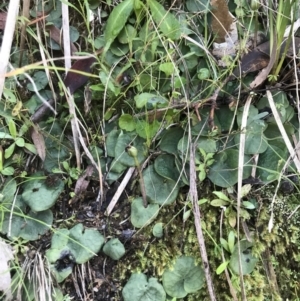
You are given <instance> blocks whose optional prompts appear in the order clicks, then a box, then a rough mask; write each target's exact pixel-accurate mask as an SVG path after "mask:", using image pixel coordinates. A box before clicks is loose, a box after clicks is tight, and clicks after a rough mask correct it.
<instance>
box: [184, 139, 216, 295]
mask: <svg viewBox="0 0 300 301" xmlns="http://www.w3.org/2000/svg"><path fill="white" fill-rule="evenodd" d="M190 135H191V134H190ZM190 141H191V137H190ZM195 166H196V165H195V145H194V144H193V143H191V147H190V192H189V195H190V198H191V200H192V204H193V213H194V218H195V227H196V233H197V238H198V243H199V248H200V254H201V258H202V265H203V269H204V273H205V278H206V283H207V289H208V293H209V296H210V300H211V301H216V300H217V298H216V295H215V290H214V285H213V282H212V277H211V273H210V268H209V264H208V258H207V252H206V247H205V241H204V236H203V232H202V228H201V214H200V209H199V205H198V192H197V183H196V177H197V176H196V170H195Z"/></svg>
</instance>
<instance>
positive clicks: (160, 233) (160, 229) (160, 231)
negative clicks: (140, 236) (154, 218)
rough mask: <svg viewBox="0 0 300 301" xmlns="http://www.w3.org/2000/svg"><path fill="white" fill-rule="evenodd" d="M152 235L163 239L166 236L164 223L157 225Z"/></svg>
mask: <svg viewBox="0 0 300 301" xmlns="http://www.w3.org/2000/svg"><path fill="white" fill-rule="evenodd" d="M152 233H153V235H154V236H155V237H157V238H161V237H163V235H164V230H163V223H156V224H155V225H154V227H153V230H152Z"/></svg>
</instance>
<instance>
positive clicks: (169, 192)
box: [143, 165, 179, 205]
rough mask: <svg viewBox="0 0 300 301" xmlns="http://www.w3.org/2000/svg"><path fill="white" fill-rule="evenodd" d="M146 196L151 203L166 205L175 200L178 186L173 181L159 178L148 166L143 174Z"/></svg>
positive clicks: (152, 168) (151, 167)
mask: <svg viewBox="0 0 300 301" xmlns="http://www.w3.org/2000/svg"><path fill="white" fill-rule="evenodd" d="M143 178H144V183H145V188H146V195H147V197H148V198H149V199H150V200H151V202H152V203H157V204H160V205H168V204H171V203H173V202H174V201H175V200H176V197H177V195H178V191H179V185H178V184H176V182H175V181H173V180H170V179H165V178H163V177H161V176H160V175H159V174H158V173H157V172H156V171H155V170H154V167H153V165H150V166H149V167H148V168H146V169H145V170H144V172H143Z"/></svg>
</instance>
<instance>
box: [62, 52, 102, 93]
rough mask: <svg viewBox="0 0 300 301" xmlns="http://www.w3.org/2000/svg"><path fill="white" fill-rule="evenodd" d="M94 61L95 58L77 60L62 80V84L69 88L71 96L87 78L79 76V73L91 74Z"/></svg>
mask: <svg viewBox="0 0 300 301" xmlns="http://www.w3.org/2000/svg"><path fill="white" fill-rule="evenodd" d="M96 61H97V60H96V58H95V57H93V56H92V57H89V58H86V59H82V60H78V61H77V62H75V63H74V64H73V66H72V67H71V69H70V70H69V72H68V73H67V76H66V77H65V79H64V84H65V86H66V87H67V88H69V90H70V93H71V94H73V93H74V92H75V91H76V90H77V89H79V88H80V87H82V86H83V85H85V84H86V83H87V81H88V80H89V77H88V76H87V75H84V74H80V72H85V73H91V72H92V65H93V64H94V63H95V62H96ZM73 71H79V72H73Z"/></svg>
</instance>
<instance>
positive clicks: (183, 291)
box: [162, 256, 205, 299]
mask: <svg viewBox="0 0 300 301" xmlns="http://www.w3.org/2000/svg"><path fill="white" fill-rule="evenodd" d="M162 279H163V287H164V289H165V291H166V293H167V294H168V295H170V296H171V297H174V298H178V299H179V298H184V297H185V296H186V295H187V294H188V293H193V292H196V291H197V290H199V289H201V288H202V287H203V285H204V283H205V275H204V271H203V269H202V268H201V267H200V266H196V265H195V259H194V258H193V257H189V256H181V257H179V258H177V260H176V262H175V264H174V266H173V267H172V269H168V270H166V271H165V272H164V273H163V276H162Z"/></svg>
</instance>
